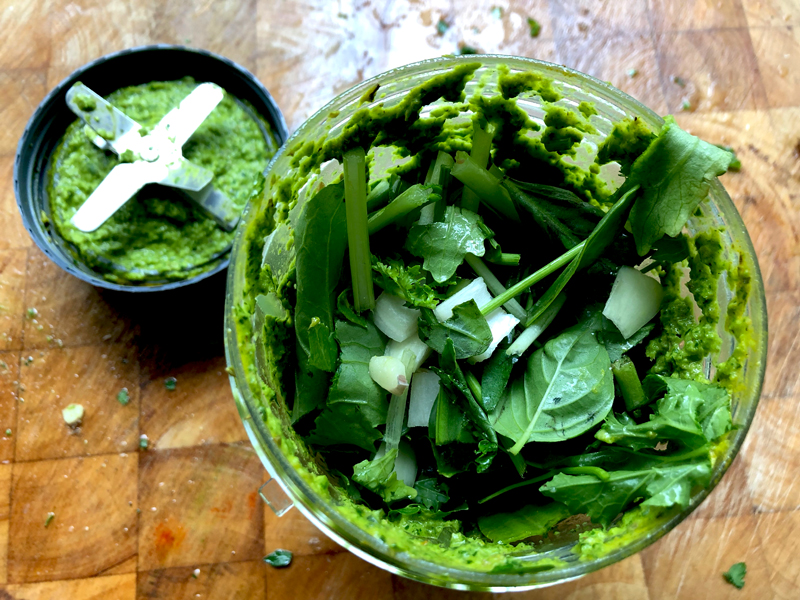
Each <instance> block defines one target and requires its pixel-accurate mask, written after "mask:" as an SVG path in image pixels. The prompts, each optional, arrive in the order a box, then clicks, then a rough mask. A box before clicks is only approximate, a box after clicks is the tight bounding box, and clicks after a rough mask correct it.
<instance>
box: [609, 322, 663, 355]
mask: <svg viewBox="0 0 800 600" xmlns="http://www.w3.org/2000/svg"><path fill="white" fill-rule="evenodd" d="M654 327H655V323H648V324H647V325H645V326H643V327H642V328H641V329H640V330H639V331H637V332H636V333H634V334H633V335H632V336H631V337H629V338H628V339H627V340H626V339H625V338H624V337H623V335H622V334H621V333H620V332H619V329H617V326H616V325H614V324H613V323H612V322H611V321H609V320H608V319H606V318H605V317H603V328H602V329H601V330H600V331H598V332H597V340H598V341H599V342H600V343H601V344H603V346H605V348H606V351H607V352H608V359H609V360H610V361H611V362H612V363H615V362H617V361H618V360H619V359H620V358H622V355H623V354H625V353H626V352H627V351H628V350H630V349H631V348H633V347H634V346H638V345H639V344H641V343H642V342H643V341H644V340H645V338H646V337H647V336H648V335H650V332H651V331H653V328H654Z"/></svg>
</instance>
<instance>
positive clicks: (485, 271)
mask: <svg viewBox="0 0 800 600" xmlns="http://www.w3.org/2000/svg"><path fill="white" fill-rule="evenodd" d="M465 260H466V261H467V264H468V265H469V266H470V267H472V270H473V271H475V273H476V274H477V275H478V277H483V281H484V282H486V287H488V288H489V290H490V291H491V292H492V294H494V295H495V296H499V295H501V294H505V293H506V292H507V290H506V287H505V286H504V285H503V284H502V283H500V280H499V279H498V278H497V277H495V276H494V273H492V271H491V270H490V269H489V267H487V266H486V263H485V262H483V261H482V260H481V259H480V258H478V257H477V256H475V255H474V254H472V253H467V255H466V257H465ZM503 306H504V307H505V309H506V310H507V311H508V312H510V313H511V314H512V315H514V316H515V317H517V318H518V319H519V320H520V321H521V322H524V321H525V319H526V318H527V313H526V312H525V309H524V308H522V305H521V304H520V303H519V302H517V301H516V300H515V299H514V298H511V299H510V300H509V301H508V302H506V303H505V304H504V305H503ZM481 313H482V314H483V315H486V314H488V313H484V312H483V311H481Z"/></svg>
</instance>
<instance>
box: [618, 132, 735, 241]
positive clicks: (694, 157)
mask: <svg viewBox="0 0 800 600" xmlns="http://www.w3.org/2000/svg"><path fill="white" fill-rule="evenodd" d="M664 121H665V122H664V126H663V127H662V129H661V132H660V133H659V134H658V137H656V139H655V140H653V142H652V143H651V144H650V145H649V146H648V147H647V150H645V151H644V152H643V153H642V155H641V156H640V157H639V158H638V159H636V162H634V163H633V167H632V168H631V174H630V177H629V178H628V181H631V182H633V183H636V184H639V185H640V186H641V187H642V191H643V193H642V196H641V198H640V199H639V200H638V201H637V202H636V204H635V205H634V206H633V209H632V210H631V217H630V219H631V228H632V231H633V237H634V239H635V240H636V249H637V250H638V251H639V254H640V255H642V256H643V255H645V254H647V252H648V251H649V250H650V248H651V247H652V246H653V244H654V243H655V242H657V241H658V240H660V239H661V238H662V237H664V236H665V235H669V236H672V237H675V236H676V235H678V234H679V233H680V232H681V229H683V226H684V225H685V224H686V221H687V220H688V219H689V217H690V216H691V214H692V213H693V212H694V210H695V209H696V208H697V205H698V204H700V202H702V201H703V200H705V199H706V197H707V196H708V190H709V188H710V185H711V181H712V180H713V179H714V177H716V176H718V175H722V174H723V173H725V171H727V170H728V167H729V166H730V164H731V160H732V159H733V157H732V155H731V153H730V152H726V151H725V150H722V149H720V148H717V147H716V146H714V145H713V144H709V143H707V142H704V141H703V140H701V139H699V138H696V137H695V136H693V135H690V134H688V133H686V132H685V131H683V130H682V129H681V128H680V127H678V125H677V124H676V123H675V119H674V118H673V117H671V116H667V117H666V119H664ZM626 183H627V182H626Z"/></svg>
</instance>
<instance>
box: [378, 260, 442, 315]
mask: <svg viewBox="0 0 800 600" xmlns="http://www.w3.org/2000/svg"><path fill="white" fill-rule="evenodd" d="M372 261H373V264H372V269H373V271H375V272H376V273H377V277H376V278H375V283H377V284H378V285H379V286H380V287H382V288H383V290H384V291H385V292H387V293H389V294H392V295H394V296H398V297H400V298H402V299H403V300H405V301H406V302H407V303H408V304H411V305H412V306H417V307H425V308H436V305H437V304H438V303H439V299H438V298H437V297H436V292H435V291H434V290H433V288H432V287H431V286H429V285H428V284H427V283H426V279H427V277H426V275H425V273H423V272H422V266H421V265H405V264H404V263H403V261H402V260H398V259H392V258H382V259H378V258H377V257H375V256H373V258H372Z"/></svg>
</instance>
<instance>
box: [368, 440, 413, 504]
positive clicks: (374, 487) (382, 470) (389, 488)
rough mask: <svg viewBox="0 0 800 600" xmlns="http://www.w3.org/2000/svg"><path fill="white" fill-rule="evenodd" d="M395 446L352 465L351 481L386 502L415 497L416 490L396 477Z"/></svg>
mask: <svg viewBox="0 0 800 600" xmlns="http://www.w3.org/2000/svg"><path fill="white" fill-rule="evenodd" d="M396 458H397V448H392V449H391V450H388V451H387V452H386V454H384V455H383V456H382V457H380V458H376V459H375V460H363V461H361V462H360V463H358V464H356V465H355V466H354V467H353V481H355V482H356V483H359V484H361V485H363V486H364V487H365V488H367V489H368V490H370V491H372V492H375V493H376V494H378V495H379V496H381V497H382V498H383V500H384V502H386V503H387V504H391V503H392V502H396V501H398V500H405V499H406V498H411V499H412V500H413V499H414V498H416V497H417V490H415V489H414V488H412V487H408V486H407V485H406V484H405V483H403V482H402V481H400V480H399V479H397V473H395V472H394V470H393V469H394V461H395V459H396Z"/></svg>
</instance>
